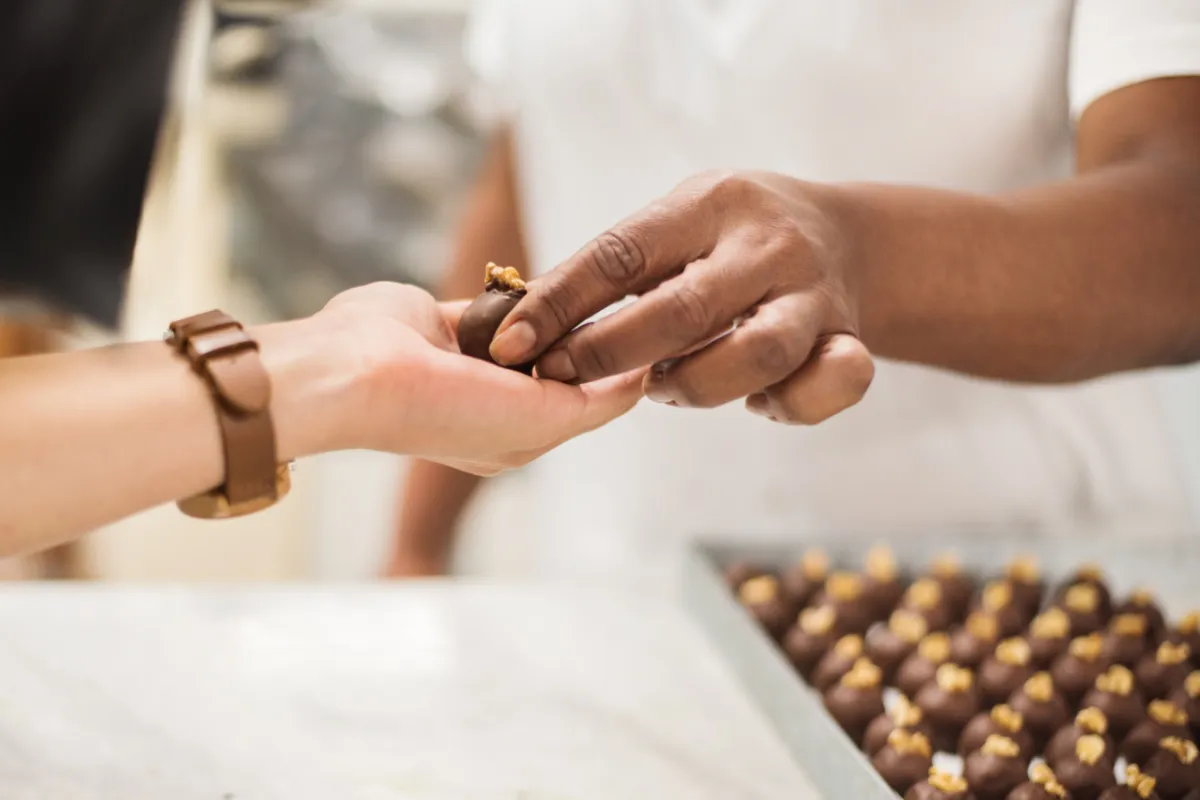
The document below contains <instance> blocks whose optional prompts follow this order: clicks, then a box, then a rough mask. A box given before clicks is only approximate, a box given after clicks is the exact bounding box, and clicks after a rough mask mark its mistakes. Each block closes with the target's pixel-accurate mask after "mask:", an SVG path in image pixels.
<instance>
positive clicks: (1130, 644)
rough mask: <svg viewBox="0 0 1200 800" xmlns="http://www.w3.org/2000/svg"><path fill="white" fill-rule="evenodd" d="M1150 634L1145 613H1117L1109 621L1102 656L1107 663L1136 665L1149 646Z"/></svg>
mask: <svg viewBox="0 0 1200 800" xmlns="http://www.w3.org/2000/svg"><path fill="white" fill-rule="evenodd" d="M1149 635H1150V632H1149V628H1148V627H1147V623H1146V617H1145V615H1143V614H1117V615H1116V616H1115V617H1113V618H1112V621H1111V622H1109V623H1108V631H1107V632H1106V633H1105V634H1104V648H1103V650H1102V651H1101V653H1100V657H1101V659H1102V660H1103V661H1104V663H1106V664H1122V665H1124V666H1126V667H1133V666H1136V665H1137V663H1138V661H1140V660H1141V658H1142V656H1144V655H1145V654H1146V649H1147V648H1148V647H1149V641H1148V639H1149Z"/></svg>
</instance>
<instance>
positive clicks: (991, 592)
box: [978, 581, 1033, 637]
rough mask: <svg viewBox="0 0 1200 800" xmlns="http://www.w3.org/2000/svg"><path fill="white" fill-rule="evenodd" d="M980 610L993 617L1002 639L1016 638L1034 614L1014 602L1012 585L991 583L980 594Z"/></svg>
mask: <svg viewBox="0 0 1200 800" xmlns="http://www.w3.org/2000/svg"><path fill="white" fill-rule="evenodd" d="M978 610H980V611H983V612H985V613H987V614H990V615H992V616H993V617H995V619H996V624H997V625H999V626H1000V635H1001V636H1002V637H1008V636H1015V635H1016V634H1018V633H1020V632H1021V630H1023V629H1024V628H1025V625H1026V624H1028V622H1029V620H1030V619H1031V618H1032V617H1033V612H1032V611H1031V610H1029V609H1028V608H1026V607H1024V606H1020V605H1018V604H1017V603H1016V602H1015V601H1014V600H1013V590H1012V584H1010V583H1009V582H1008V581H991V582H989V583H988V584H987V585H986V586H984V587H983V591H982V592H980V593H979V605H978Z"/></svg>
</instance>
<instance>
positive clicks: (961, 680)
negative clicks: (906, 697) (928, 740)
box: [913, 664, 980, 751]
mask: <svg viewBox="0 0 1200 800" xmlns="http://www.w3.org/2000/svg"><path fill="white" fill-rule="evenodd" d="M913 702H914V703H916V704H917V705H918V706H920V708H921V711H922V712H924V714H925V719H927V720H929V724H930V726H931V727H932V728H933V745H934V747H935V748H937V749H938V750H946V751H951V750H953V749H954V746H955V745H956V744H957V743H958V738H959V736H961V735H962V731H963V728H965V727H966V725H967V723H968V722H970V721H971V718H972V717H974V716H975V715H976V714H977V713H979V705H980V700H979V690H978V688H977V687H976V686H975V675H974V674H973V673H972V672H971V670H969V669H966V668H964V667H959V666H956V665H954V664H942V665H941V666H940V667H938V668H937V673H936V674H935V675H934V677H933V680H932V681H931V682H930V683H927V684H925V686H924V687H923V688H922V689H921V691H919V692H917V696H916V698H915V699H914V700H913Z"/></svg>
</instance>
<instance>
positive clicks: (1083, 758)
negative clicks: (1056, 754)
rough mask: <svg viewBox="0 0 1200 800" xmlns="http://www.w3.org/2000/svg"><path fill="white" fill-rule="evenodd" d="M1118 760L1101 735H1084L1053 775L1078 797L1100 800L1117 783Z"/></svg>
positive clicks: (1081, 799)
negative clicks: (1114, 768) (1115, 769)
mask: <svg viewBox="0 0 1200 800" xmlns="http://www.w3.org/2000/svg"><path fill="white" fill-rule="evenodd" d="M1115 760H1116V754H1115V753H1113V752H1112V751H1111V750H1109V749H1108V747H1107V746H1106V745H1105V743H1104V740H1103V739H1101V738H1100V737H1099V736H1081V737H1079V741H1077V742H1075V752H1074V753H1071V754H1070V756H1068V757H1067V758H1063V759H1060V760H1059V762H1058V764H1057V765H1056V766H1055V767H1054V774H1055V775H1057V776H1058V782H1059V783H1061V784H1062V785H1063V786H1065V787H1067V791H1068V792H1070V793H1071V796H1072V797H1074V798H1076V800H1097V799H1098V798H1099V797H1100V795H1101V794H1103V793H1104V791H1105V790H1106V789H1110V788H1112V787H1113V786H1116V785H1117V779H1116V776H1115V774H1114V772H1113V763H1114V761H1115Z"/></svg>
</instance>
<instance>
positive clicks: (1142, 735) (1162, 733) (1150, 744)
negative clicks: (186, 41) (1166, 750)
mask: <svg viewBox="0 0 1200 800" xmlns="http://www.w3.org/2000/svg"><path fill="white" fill-rule="evenodd" d="M1187 723H1188V718H1187V714H1185V713H1184V711H1183V709H1182V708H1180V707H1179V706H1177V705H1175V704H1174V703H1172V702H1171V701H1170V700H1151V701H1150V706H1149V707H1148V708H1147V709H1146V718H1145V719H1143V720H1142V721H1141V722H1139V723H1138V724H1137V725H1136V726H1135V727H1134V729H1133V730H1131V731H1130V732H1129V735H1128V736H1126V737H1125V741H1123V742H1121V755H1123V756H1125V760H1126V761H1128V762H1129V763H1130V764H1145V763H1146V762H1147V761H1149V760H1150V758H1151V756H1153V755H1154V754H1155V753H1156V752H1157V751H1158V743H1159V742H1161V741H1162V740H1163V739H1166V738H1167V737H1168V736H1174V737H1175V738H1177V739H1189V738H1191V735H1192V734H1191V730H1190V729H1189V728H1188V724H1187Z"/></svg>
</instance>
